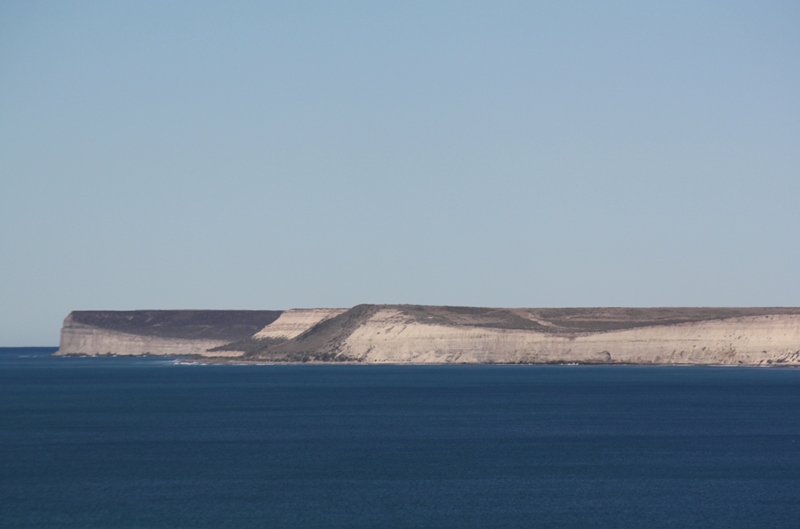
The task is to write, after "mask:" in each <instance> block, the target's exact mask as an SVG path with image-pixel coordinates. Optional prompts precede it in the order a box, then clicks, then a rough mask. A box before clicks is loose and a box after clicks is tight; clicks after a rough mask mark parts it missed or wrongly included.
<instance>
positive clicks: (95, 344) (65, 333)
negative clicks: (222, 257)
mask: <svg viewBox="0 0 800 529" xmlns="http://www.w3.org/2000/svg"><path fill="white" fill-rule="evenodd" d="M280 314H281V311H249V310H230V311H228V310H137V311H75V312H72V313H71V314H70V315H69V316H67V318H66V319H65V320H64V326H63V327H62V329H61V345H60V347H59V350H58V352H57V353H56V354H57V355H144V354H151V355H207V351H208V350H209V349H212V348H214V347H218V346H220V345H225V344H227V343H230V342H232V341H236V340H244V339H247V338H250V337H251V336H252V335H253V334H254V333H255V332H257V331H258V330H259V329H261V328H263V327H264V326H266V325H268V324H269V323H271V322H273V321H275V320H276V319H277V318H278V317H279V316H280ZM236 354H237V355H238V354H239V353H236ZM210 356H231V353H228V352H221V353H213V354H211V355H210ZM234 356H235V355H234Z"/></svg>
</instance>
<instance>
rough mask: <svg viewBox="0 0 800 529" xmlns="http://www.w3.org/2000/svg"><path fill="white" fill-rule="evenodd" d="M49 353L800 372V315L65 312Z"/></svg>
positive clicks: (369, 309)
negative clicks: (750, 368)
mask: <svg viewBox="0 0 800 529" xmlns="http://www.w3.org/2000/svg"><path fill="white" fill-rule="evenodd" d="M56 355H89V356H97V355H169V356H186V357H193V358H196V359H199V360H203V361H210V362H223V361H225V362H236V363H249V362H252V363H273V362H288V363H296V362H350V363H365V364H380V363H389V364H572V363H578V364H675V365H687V364H694V365H748V366H755V365H780V366H800V308H797V307H795V308H763V307H759V308H730V307H724V308H722V307H721V308H697V307H694V308H551V309H547V308H514V309H501V308H479V307H448V306H422V305H358V306H356V307H353V308H350V309H293V310H286V311H280V310H274V311H270V310H266V311H213V310H143V311H75V312H72V313H71V314H70V315H69V316H67V318H66V319H65V320H64V326H63V328H62V330H61V345H60V348H59V350H58V352H57V353H56Z"/></svg>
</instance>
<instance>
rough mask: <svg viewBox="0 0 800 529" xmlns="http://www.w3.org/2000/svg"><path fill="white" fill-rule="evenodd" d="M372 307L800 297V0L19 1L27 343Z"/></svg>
mask: <svg viewBox="0 0 800 529" xmlns="http://www.w3.org/2000/svg"><path fill="white" fill-rule="evenodd" d="M359 303H412V304H436V305H470V306H499V307H585V306H637V307H646V306H798V305H800V3H798V2H796V1H785V2H777V1H774V2H753V1H749V2H737V1H728V0H726V1H718V2H717V1H708V2H696V1H680V0H678V1H670V2H642V1H631V2H615V1H609V2H568V1H564V2H561V1H559V2H498V1H492V2H467V1H459V2H444V1H441V2H429V1H425V2H378V1H370V2H321V1H320V2H304V1H291V2H278V1H276V2H197V1H192V2H180V1H175V2H161V1H157V2H148V1H137V2H115V1H109V0H104V1H99V2H83V1H74V2H37V1H6V0H0V346H24V345H31V346H33V345H57V344H58V336H59V329H60V326H61V322H62V320H63V318H64V317H66V316H67V314H69V312H70V311H72V310H133V309H289V308H300V307H349V306H353V305H356V304H359Z"/></svg>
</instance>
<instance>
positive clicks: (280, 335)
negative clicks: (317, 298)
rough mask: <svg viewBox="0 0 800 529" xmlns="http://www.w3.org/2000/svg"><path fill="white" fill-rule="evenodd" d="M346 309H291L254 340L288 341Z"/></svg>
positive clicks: (259, 332)
mask: <svg viewBox="0 0 800 529" xmlns="http://www.w3.org/2000/svg"><path fill="white" fill-rule="evenodd" d="M343 312H347V309H292V310H287V311H285V312H283V313H282V314H281V315H280V317H279V318H278V319H277V320H275V321H273V322H272V323H270V324H269V325H267V326H266V327H264V328H263V329H261V330H260V331H258V332H257V333H256V334H255V335H254V336H253V338H254V339H256V340H290V339H292V338H295V337H297V336H299V335H300V334H302V333H304V332H305V331H307V330H309V329H310V328H312V327H314V326H315V325H317V324H319V323H321V322H323V321H325V320H329V319H331V318H333V317H335V316H338V315H339V314H342V313H343Z"/></svg>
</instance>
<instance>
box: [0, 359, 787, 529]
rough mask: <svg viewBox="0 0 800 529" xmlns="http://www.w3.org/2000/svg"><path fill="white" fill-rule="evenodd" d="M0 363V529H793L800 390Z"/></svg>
mask: <svg viewBox="0 0 800 529" xmlns="http://www.w3.org/2000/svg"><path fill="white" fill-rule="evenodd" d="M54 350H55V349H52V348H50V349H48V348H39V349H31V348H28V349H9V348H6V349H0V527H3V528H22V527H25V528H39V529H45V528H187V529H189V528H191V529H200V528H229V527H230V528H262V527H263V528H317V527H319V528H323V527H324V528H339V527H341V528H427V527H430V528H447V527H453V528H473V527H474V528H482V529H484V528H490V527H491V528H512V527H514V528H517V527H519V528H523V527H524V528H529V527H530V528H615V529H620V528H631V529H633V528H636V529H641V528H651V529H652V528H690V527H691V528H695V527H697V528H724V529H734V528H754V529H755V528H758V529H766V528H793V527H798V523H799V522H798V520H800V370H798V369H786V368H783V369H778V368H769V369H767V368H760V369H758V368H738V367H737V368H714V367H663V366H661V367H637V366H596V367H592V366H357V365H271V366H266V365H265V366H234V365H181V364H179V363H177V362H175V361H174V360H173V359H163V358H53V357H51V356H49V355H50V354H51V353H52V352H53V351H54Z"/></svg>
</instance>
